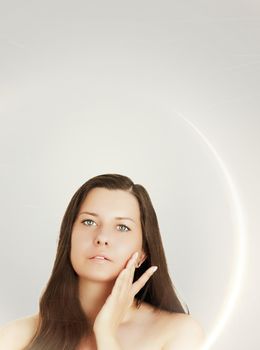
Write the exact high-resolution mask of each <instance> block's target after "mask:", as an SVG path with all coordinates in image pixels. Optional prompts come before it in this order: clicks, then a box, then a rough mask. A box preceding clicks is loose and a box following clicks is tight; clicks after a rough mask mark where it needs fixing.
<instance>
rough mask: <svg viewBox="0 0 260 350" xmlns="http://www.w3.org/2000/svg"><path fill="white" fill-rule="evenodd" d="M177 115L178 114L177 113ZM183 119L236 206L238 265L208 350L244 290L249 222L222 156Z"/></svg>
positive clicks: (206, 346) (206, 344) (206, 345)
mask: <svg viewBox="0 0 260 350" xmlns="http://www.w3.org/2000/svg"><path fill="white" fill-rule="evenodd" d="M175 113H176V112H175ZM177 115H179V116H180V117H181V118H182V119H184V120H185V122H186V123H188V124H189V126H190V127H191V128H192V129H193V130H194V131H195V132H196V133H197V134H198V135H199V136H200V137H201V138H202V140H203V141H204V142H205V144H206V145H207V146H208V148H209V149H210V151H211V152H212V154H213V155H214V157H215V158H216V160H217V162H218V164H219V166H220V168H221V170H222V172H223V174H224V176H225V179H226V181H227V183H228V186H229V189H230V193H231V197H232V200H233V205H234V213H235V215H234V217H235V218H236V220H235V224H236V225H235V227H236V232H237V236H238V240H237V245H236V247H235V260H236V264H234V268H233V271H232V275H231V280H230V286H231V287H230V291H229V293H228V295H227V296H226V298H225V300H224V304H223V305H222V310H221V311H220V313H219V316H218V318H217V320H216V322H215V324H214V327H213V329H212V331H211V333H210V334H209V335H207V337H206V339H205V341H204V343H203V345H202V348H201V350H208V349H209V348H210V347H211V345H213V344H214V342H215V341H216V339H217V338H218V337H219V335H220V333H221V331H222V330H223V329H224V326H225V324H226V323H227V321H228V319H229V318H230V316H231V313H232V311H233V309H234V306H235V303H236V301H237V299H238V297H239V293H240V291H241V288H242V281H243V276H244V273H245V265H246V251H247V240H246V237H247V234H246V233H247V229H246V228H247V220H246V214H245V210H244V209H243V206H242V203H241V200H240V197H239V194H238V190H237V187H236V185H235V182H234V180H233V179H232V177H231V175H230V172H229V171H228V169H227V166H226V165H225V163H224V162H223V160H222V159H221V157H220V155H219V154H218V153H217V151H216V149H215V148H214V147H213V145H212V144H211V143H210V142H209V140H208V139H207V137H206V136H205V135H204V134H203V133H202V132H201V131H200V130H199V129H198V128H197V127H196V126H195V125H194V124H193V123H191V122H190V121H189V120H187V119H186V118H185V117H184V116H183V115H182V114H180V113H179V112H178V113H177Z"/></svg>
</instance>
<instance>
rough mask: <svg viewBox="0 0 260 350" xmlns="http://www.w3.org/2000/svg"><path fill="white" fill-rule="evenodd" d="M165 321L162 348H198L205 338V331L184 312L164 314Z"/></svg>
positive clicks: (168, 349)
mask: <svg viewBox="0 0 260 350" xmlns="http://www.w3.org/2000/svg"><path fill="white" fill-rule="evenodd" d="M164 322H167V327H166V329H167V331H166V337H165V343H164V346H163V348H162V350H175V349H178V350H199V349H200V348H201V346H202V344H203V342H204V340H205V332H204V329H203V328H202V326H201V324H200V323H199V322H198V320H197V319H196V318H194V317H193V316H191V315H188V314H184V313H168V312H166V313H165V314H164Z"/></svg>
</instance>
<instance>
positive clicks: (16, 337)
mask: <svg viewBox="0 0 260 350" xmlns="http://www.w3.org/2000/svg"><path fill="white" fill-rule="evenodd" d="M38 319H39V316H38V314H34V315H29V316H26V317H23V318H19V319H16V320H14V321H10V322H8V323H7V324H5V325H3V326H1V328H0V349H8V350H21V349H22V348H24V347H25V346H26V345H27V344H28V343H29V342H30V340H31V339H32V337H33V336H34V334H35V332H36V329H37V324H38Z"/></svg>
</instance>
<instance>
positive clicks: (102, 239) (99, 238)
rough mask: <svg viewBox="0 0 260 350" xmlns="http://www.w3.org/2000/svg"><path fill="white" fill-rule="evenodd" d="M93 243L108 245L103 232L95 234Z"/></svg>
mask: <svg viewBox="0 0 260 350" xmlns="http://www.w3.org/2000/svg"><path fill="white" fill-rule="evenodd" d="M95 245H108V239H107V237H105V235H103V234H99V235H97V237H96V238H95Z"/></svg>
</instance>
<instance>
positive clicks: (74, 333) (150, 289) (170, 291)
mask: <svg viewBox="0 0 260 350" xmlns="http://www.w3.org/2000/svg"><path fill="white" fill-rule="evenodd" d="M95 187H102V188H106V189H109V190H118V189H119V190H124V191H128V192H129V193H131V194H132V195H134V196H135V197H136V199H137V200H138V204H139V209H140V220H141V228H142V237H143V239H142V242H143V243H142V248H143V250H144V252H145V253H146V255H147V258H146V259H145V261H144V262H143V263H142V265H141V267H139V268H138V269H136V270H135V274H134V281H136V280H137V279H138V278H139V277H140V276H141V275H142V274H143V273H144V272H145V271H146V270H147V269H148V268H149V267H150V266H151V265H156V266H158V270H157V271H156V273H155V274H154V275H153V276H152V277H151V278H149V280H148V281H147V282H146V284H145V286H144V287H143V288H141V290H140V291H139V292H138V293H137V294H136V295H135V299H136V301H137V304H136V305H137V307H139V306H140V304H141V303H142V301H145V302H147V303H149V304H151V305H152V306H154V307H156V308H158V309H161V310H166V311H169V312H177V313H188V314H190V312H189V309H188V307H187V305H186V304H185V305H186V307H187V309H188V311H187V312H185V310H184V308H183V305H182V303H181V302H180V300H179V299H178V296H177V294H176V288H175V287H174V285H173V283H172V281H171V278H170V276H169V272H168V268H167V263H166V257H165V253H164V249H163V244H162V240H161V235H160V230H159V225H158V221H157V216H156V213H155V210H154V208H153V205H152V202H151V199H150V197H149V195H148V192H147V191H146V189H145V188H144V187H143V186H142V185H140V184H134V183H133V181H132V180H131V179H130V178H129V177H127V176H123V175H120V174H102V175H98V176H95V177H93V178H91V179H89V180H88V181H87V182H85V183H84V184H83V185H82V186H81V187H80V188H79V189H78V190H77V191H76V192H75V194H74V195H73V197H72V198H71V200H70V202H69V204H68V207H67V209H66V211H65V214H64V216H63V220H62V223H61V227H60V234H59V241H58V247H57V253H56V258H55V262H54V266H53V269H52V273H51V276H50V278H49V281H48V283H47V286H46V288H45V290H44V292H43V294H42V295H41V297H40V301H39V322H38V325H37V329H36V332H35V335H34V337H33V338H32V340H31V342H30V343H29V344H28V345H27V346H26V347H25V348H24V349H23V350H44V349H48V350H75V349H76V347H77V346H78V345H79V343H80V340H81V339H82V338H83V337H86V336H88V335H89V334H90V333H92V331H93V330H92V326H91V325H90V322H89V320H88V318H87V316H86V315H85V313H84V311H83V309H82V307H81V304H80V301H79V298H78V275H77V274H76V272H75V271H74V269H73V267H72V264H71V261H70V249H71V233H72V227H73V224H74V221H75V220H76V218H77V215H78V212H79V209H80V207H81V204H82V203H83V201H84V199H85V198H86V196H87V194H88V192H89V191H90V190H91V189H93V188H95Z"/></svg>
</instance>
